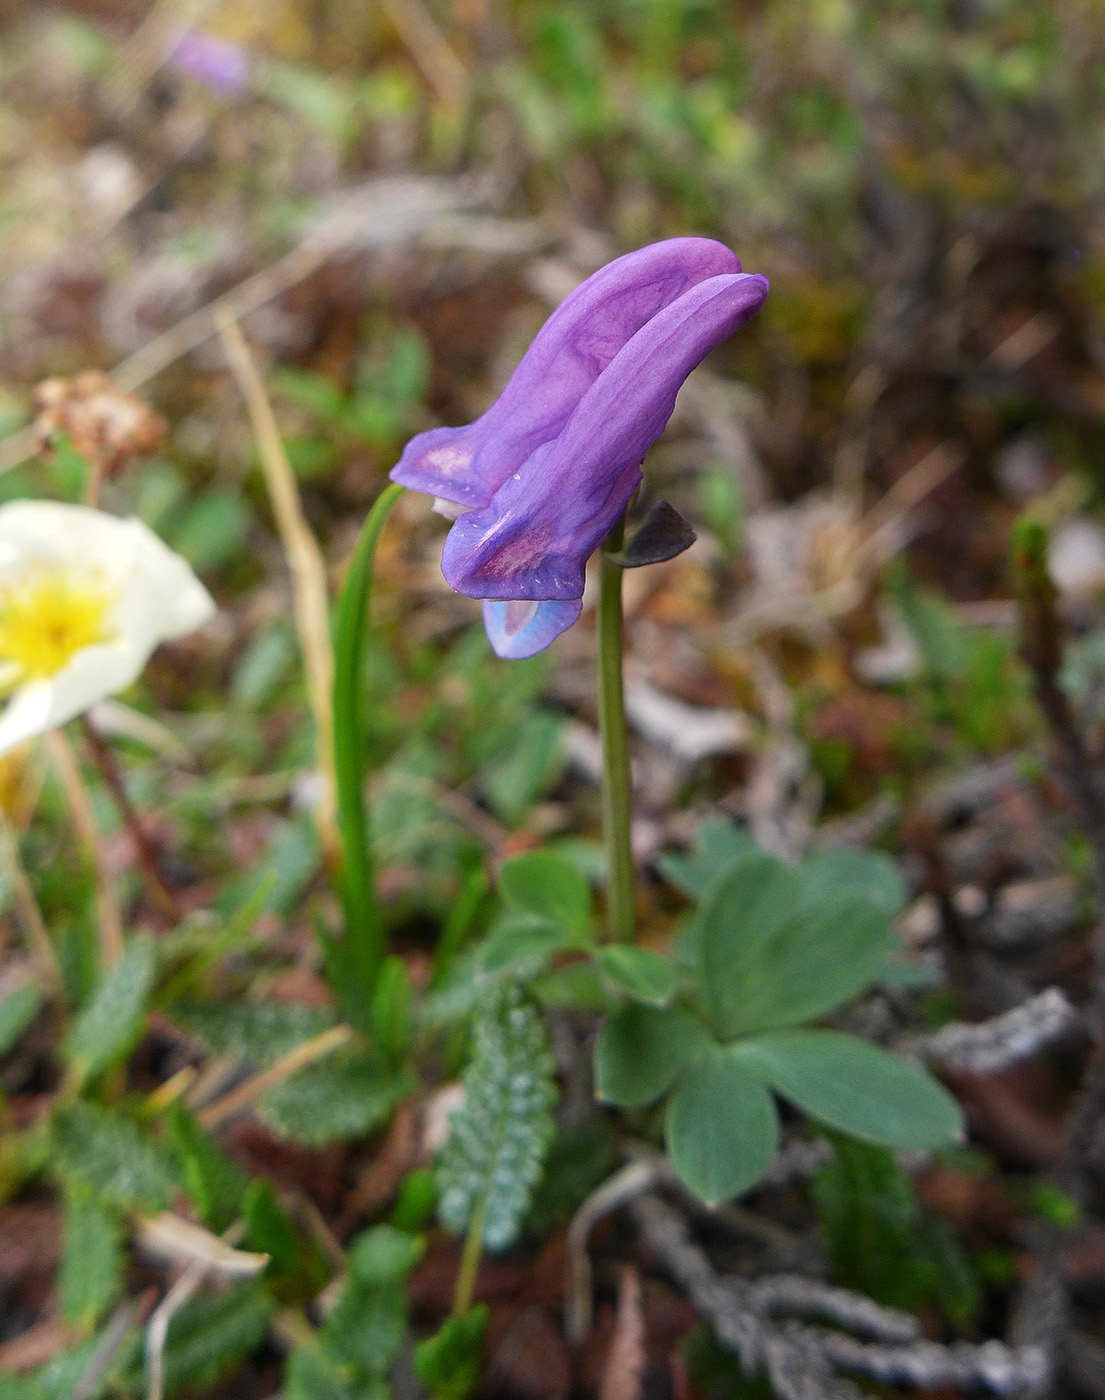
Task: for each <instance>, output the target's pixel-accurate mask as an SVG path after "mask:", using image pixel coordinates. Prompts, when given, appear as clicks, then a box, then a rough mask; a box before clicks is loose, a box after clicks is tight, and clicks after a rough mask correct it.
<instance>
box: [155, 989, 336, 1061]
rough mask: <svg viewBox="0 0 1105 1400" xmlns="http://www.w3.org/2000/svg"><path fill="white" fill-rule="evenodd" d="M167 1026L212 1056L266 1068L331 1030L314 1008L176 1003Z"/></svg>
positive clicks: (327, 1016)
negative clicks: (234, 1058) (177, 1028)
mask: <svg viewBox="0 0 1105 1400" xmlns="http://www.w3.org/2000/svg"><path fill="white" fill-rule="evenodd" d="M172 1017H173V1020H174V1021H175V1022H176V1023H177V1025H178V1026H180V1028H181V1030H182V1031H185V1032H186V1033H187V1034H188V1035H191V1036H194V1037H195V1038H196V1040H198V1041H199V1042H200V1044H201V1045H203V1046H204V1047H205V1048H206V1049H207V1050H210V1051H211V1053H212V1054H214V1055H235V1056H237V1057H238V1058H239V1059H243V1060H251V1061H252V1062H253V1063H254V1064H257V1065H269V1064H272V1063H273V1062H274V1061H276V1060H279V1059H280V1058H281V1057H282V1056H284V1055H287V1054H288V1053H289V1052H290V1051H292V1050H294V1049H295V1048H296V1046H297V1045H302V1044H303V1042H304V1041H306V1040H311V1039H312V1038H313V1037H314V1036H316V1035H321V1034H322V1032H323V1031H325V1030H328V1029H329V1027H331V1026H332V1025H333V1024H334V1017H333V1014H332V1013H331V1012H329V1011H326V1010H323V1009H322V1008H320V1007H314V1006H303V1005H300V1004H299V1003H297V1002H288V1001H218V1000H216V999H215V998H213V997H209V998H198V997H197V998H195V999H193V1000H188V1001H179V1002H177V1003H176V1005H175V1006H173V1008H172Z"/></svg>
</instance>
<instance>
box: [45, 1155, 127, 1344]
mask: <svg viewBox="0 0 1105 1400" xmlns="http://www.w3.org/2000/svg"><path fill="white" fill-rule="evenodd" d="M64 1202H65V1215H64V1219H65V1231H64V1249H63V1253H62V1260H61V1272H60V1274H59V1276H58V1287H59V1289H60V1291H61V1310H62V1315H63V1316H64V1318H65V1320H66V1321H67V1322H71V1323H74V1324H75V1325H76V1326H78V1327H82V1328H85V1329H88V1330H90V1329H91V1328H92V1327H94V1326H95V1325H96V1323H97V1322H98V1321H99V1320H100V1318H101V1317H102V1316H103V1315H104V1313H106V1312H107V1310H108V1308H110V1307H111V1305H112V1303H114V1301H115V1299H116V1298H117V1297H118V1296H119V1292H120V1290H121V1289H122V1286H123V1228H122V1222H121V1221H120V1219H119V1216H118V1213H117V1212H116V1211H115V1210H113V1209H112V1208H111V1207H110V1206H107V1205H105V1204H104V1202H103V1200H102V1199H101V1198H100V1197H99V1196H98V1195H97V1194H96V1193H94V1192H93V1191H91V1190H90V1189H89V1188H88V1187H87V1186H84V1185H83V1184H81V1183H79V1182H72V1183H70V1184H68V1185H67V1186H66V1189H65V1192H64Z"/></svg>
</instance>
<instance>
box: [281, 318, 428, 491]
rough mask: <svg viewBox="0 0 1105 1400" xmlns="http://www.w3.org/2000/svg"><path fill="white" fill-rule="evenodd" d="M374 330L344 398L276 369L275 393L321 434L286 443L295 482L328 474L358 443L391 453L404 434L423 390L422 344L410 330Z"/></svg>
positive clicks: (305, 376)
mask: <svg viewBox="0 0 1105 1400" xmlns="http://www.w3.org/2000/svg"><path fill="white" fill-rule="evenodd" d="M374 329H375V330H376V331H377V337H376V338H377V344H376V345H375V347H374V349H373V351H372V352H371V353H370V354H367V355H364V356H362V357H361V358H360V359H359V360H358V362H357V367H356V373H355V379H354V383H353V387H352V389H351V390H350V392H349V393H343V392H342V390H341V389H339V388H338V387H337V385H335V384H334V382H333V381H332V380H331V379H329V378H328V377H327V376H325V375H322V374H312V373H310V372H309V371H306V370H302V369H294V368H292V367H291V366H288V365H282V366H279V367H278V369H277V370H276V372H275V374H274V376H273V379H274V382H275V384H276V387H277V389H278V391H279V392H280V393H281V394H282V395H283V396H284V398H286V399H287V400H288V401H289V402H291V403H293V404H295V405H296V406H297V407H298V408H300V409H301V410H303V412H304V413H306V414H307V415H308V416H309V417H311V418H313V419H315V420H317V422H318V423H319V424H321V425H323V426H324V427H325V429H326V432H325V433H324V434H321V435H320V434H317V433H313V434H311V435H309V436H307V435H303V436H299V435H292V436H290V437H289V438H288V442H287V446H288V455H289V457H290V459H291V462H292V465H293V467H294V468H295V470H296V472H297V474H298V475H299V476H300V477H314V476H318V475H321V474H323V473H326V472H330V471H332V470H333V469H334V467H335V466H337V465H338V463H339V461H340V457H341V454H342V453H343V452H344V451H347V450H348V449H349V448H351V447H353V446H354V445H356V444H359V443H368V444H369V445H370V446H372V447H374V448H377V449H380V450H382V451H394V449H395V448H396V447H397V446H398V445H399V444H400V443H401V442H402V440H403V438H404V437H405V436H407V434H408V433H409V432H410V430H411V424H412V422H413V419H414V414H415V410H416V408H417V406H418V404H419V403H420V402H421V400H422V397H423V395H424V393H425V389H426V379H427V375H428V370H429V364H428V356H427V352H426V346H425V343H424V342H423V340H422V338H421V336H420V335H419V334H418V332H417V331H416V330H415V329H414V328H413V327H410V326H400V327H393V326H391V325H389V324H381V325H380V326H378V327H375V328H374Z"/></svg>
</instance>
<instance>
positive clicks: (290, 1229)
mask: <svg viewBox="0 0 1105 1400" xmlns="http://www.w3.org/2000/svg"><path fill="white" fill-rule="evenodd" d="M242 1217H243V1219H244V1220H245V1222H246V1241H247V1243H248V1245H249V1247H250V1249H255V1250H257V1251H258V1252H260V1253H262V1254H267V1255H269V1269H270V1271H271V1273H272V1274H273V1275H274V1276H275V1275H279V1274H287V1273H291V1272H293V1271H294V1270H295V1269H296V1268H297V1266H298V1264H299V1260H300V1253H301V1248H300V1246H301V1240H300V1237H299V1231H298V1230H297V1229H296V1228H295V1226H294V1225H293V1224H292V1221H291V1217H290V1216H289V1215H288V1212H287V1211H286V1210H285V1209H284V1207H283V1206H282V1205H281V1204H280V1200H279V1198H278V1197H277V1194H276V1192H275V1191H274V1190H273V1187H272V1182H271V1181H267V1180H265V1178H264V1177H255V1178H254V1180H253V1181H251V1182H250V1183H249V1186H248V1188H247V1189H246V1193H245V1196H244V1198H243V1200H242Z"/></svg>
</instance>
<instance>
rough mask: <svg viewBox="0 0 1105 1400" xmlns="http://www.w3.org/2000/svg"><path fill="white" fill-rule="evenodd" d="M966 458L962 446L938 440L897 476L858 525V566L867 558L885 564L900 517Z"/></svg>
mask: <svg viewBox="0 0 1105 1400" xmlns="http://www.w3.org/2000/svg"><path fill="white" fill-rule="evenodd" d="M966 459H967V454H966V453H965V452H964V450H963V449H962V448H961V447H957V446H956V445H955V444H954V443H952V442H947V441H945V442H940V443H937V445H936V446H935V447H934V448H933V449H932V451H931V452H927V453H926V454H925V456H924V457H922V458H921V460H920V461H919V462H915V463H914V464H913V466H912V467H910V468H909V470H908V471H907V472H905V473H904V475H902V476H900V477H899V478H898V480H897V481H896V482H895V483H894V484H893V486H891V487H890V489H889V490H888V491H887V492H886V494H885V495H884V496H883V497H882V498H881V499H880V500H878V501H876V502H875V504H874V505H873V506H872V507H871V509H870V510H869V511H868V512H867V513H866V515H864V516H863V518H862V519H861V520H860V522H859V524H858V526H857V530H858V532H859V533H860V534H861V535H862V539H861V541H860V543H859V545H858V546H857V549H856V563H857V565H858V564H861V563H864V562H866V561H867V560H868V559H869V558H873V559H874V561H876V562H877V563H880V564H881V563H885V562H886V560H887V559H889V558H890V557H891V556H892V555H894V554H896V553H897V552H898V549H899V548H900V546H899V545H898V544H897V543H896V542H895V541H894V538H893V533H894V531H896V530H897V528H898V526H899V524H900V523H901V520H902V517H903V516H905V515H906V514H907V513H908V512H909V511H911V510H912V509H913V507H914V506H916V505H919V504H920V503H921V501H923V500H924V498H925V497H926V496H928V495H930V494H931V493H932V492H933V491H935V490H936V488H937V487H938V486H940V485H942V484H943V482H945V481H947V479H948V477H950V476H951V475H952V473H953V472H954V471H957V470H958V469H959V468H960V467H961V466H962V465H963V463H964V462H965V461H966Z"/></svg>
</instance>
